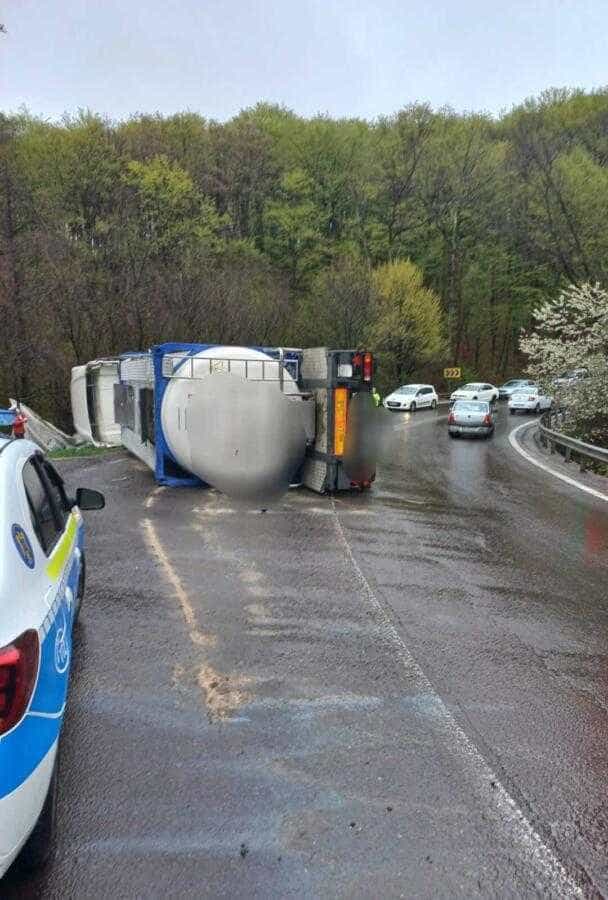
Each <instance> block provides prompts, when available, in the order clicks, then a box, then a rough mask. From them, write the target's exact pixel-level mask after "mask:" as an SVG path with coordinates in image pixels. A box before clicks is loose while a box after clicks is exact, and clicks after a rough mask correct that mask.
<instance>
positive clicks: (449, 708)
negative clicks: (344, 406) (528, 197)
mask: <svg viewBox="0 0 608 900" xmlns="http://www.w3.org/2000/svg"><path fill="white" fill-rule="evenodd" d="M504 412H505V411H504V410H501V411H500V413H499V424H498V427H497V432H496V435H495V437H494V438H493V439H492V440H491V441H465V440H461V441H450V440H449V439H448V436H447V431H446V422H445V419H446V416H445V413H442V412H441V411H440V412H439V413H433V412H418V413H416V414H415V416H409V415H402V414H399V415H391V416H390V417H389V418H388V419H387V421H388V423H389V424H388V427H389V429H390V435H389V438H388V440H387V444H386V447H385V449H384V459H383V462H382V465H381V467H380V471H379V478H378V482H377V485H376V487H375V489H374V491H373V492H371V493H369V494H366V495H361V496H352V497H350V496H346V497H339V498H336V499H335V500H334V501H332V500H330V499H328V498H321V497H317V496H315V495H313V494H309V493H307V492H304V491H302V492H294V493H291V494H290V495H289V496H288V497H287V498H286V499H285V500H284V502H283V503H282V504H280V505H279V506H278V507H277V508H275V509H273V510H271V511H269V512H268V513H267V514H265V515H262V514H259V513H252V512H248V511H246V510H242V509H238V508H237V507H235V506H234V505H233V504H231V503H230V502H229V501H227V500H226V499H225V498H223V497H221V496H220V495H218V494H215V493H214V492H211V491H206V492H205V491H194V490H176V491H165V490H158V489H154V485H153V483H152V479H151V475H150V473H148V472H147V471H145V470H144V469H143V467H141V466H140V465H139V464H138V463H137V462H135V461H134V460H132V459H128V458H127V457H123V456H118V457H115V458H113V459H110V460H105V461H103V462H93V461H79V462H75V461H73V462H70V463H65V464H64V469H65V472H66V477H68V478H69V480H71V481H72V482H74V483H76V481H78V482H79V483H81V484H84V483H86V484H89V485H90V486H93V487H101V488H102V489H105V490H106V493H107V496H108V508H107V510H106V511H105V513H104V514H103V515H102V516H99V517H93V516H91V517H90V519H89V526H90V530H89V535H90V549H89V556H88V567H89V572H90V583H89V593H88V597H87V606H86V608H85V609H84V610H83V616H82V625H81V626H80V636H79V645H78V648H77V657H76V665H75V671H74V681H73V685H72V696H71V701H70V710H69V716H68V722H67V727H66V730H65V737H64V742H63V751H62V753H63V773H62V795H61V805H60V817H59V818H60V837H59V841H58V847H57V854H56V858H55V860H54V862H53V864H52V865H51V866H50V867H49V868H48V870H47V871H46V872H45V873H43V874H42V875H41V876H40V877H39V878H38V879H35V880H32V881H30V882H14V883H13V884H12V885H11V884H9V885H7V888H6V891H5V893H4V894H3V896H15V897H17V896H19V897H21V898H26V897H50V898H60V897H61V898H69V897H75V898H77V897H105V896H106V895H107V894H108V893H111V894H112V895H113V896H114V897H116V898H119V897H125V898H127V897H163V896H166V895H170V896H172V897H201V896H209V897H220V896H221V897H287V896H297V897H327V896H337V897H372V896H386V897H413V896H416V897H456V896H461V897H475V896H479V897H489V896H497V897H505V896H514V897H515V896H516V897H523V896H526V897H527V896H531V897H532V896H539V895H540V896H551V897H558V896H564V897H570V896H586V897H595V896H602V895H604V894H608V862H607V854H606V849H607V845H608V813H607V812H606V775H607V769H608V765H607V763H608V749H607V744H608V687H607V681H608V665H607V664H608V653H607V651H606V623H607V619H608V591H607V590H606V583H607V579H606V576H607V567H608V503H606V502H603V501H602V500H600V499H596V498H594V497H592V496H590V495H588V494H584V493H582V492H579V491H577V490H576V489H574V488H572V487H569V486H568V485H566V484H564V483H562V482H560V481H558V480H557V479H555V478H553V477H552V476H551V475H548V474H545V473H544V472H542V471H540V470H539V469H537V468H535V467H534V466H532V465H530V464H529V463H528V462H527V461H526V460H524V459H522V458H521V457H520V456H519V455H518V454H517V453H516V452H515V451H514V450H513V448H512V447H511V446H510V444H509V441H508V433H509V431H510V430H511V429H512V428H513V427H514V425H515V424H519V420H514V419H510V418H508V417H507V416H505V415H504ZM3 887H4V885H3Z"/></svg>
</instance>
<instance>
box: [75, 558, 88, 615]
mask: <svg viewBox="0 0 608 900" xmlns="http://www.w3.org/2000/svg"><path fill="white" fill-rule="evenodd" d="M86 581H87V564H86V560H85V558H84V556H83V557H82V560H81V564H80V576H79V578H78V589H77V591H76V608H75V610H74V624H76V622H77V621H78V617H79V615H80V608H81V606H82V601H83V600H84V591H85V586H86Z"/></svg>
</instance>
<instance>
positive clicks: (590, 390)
mask: <svg viewBox="0 0 608 900" xmlns="http://www.w3.org/2000/svg"><path fill="white" fill-rule="evenodd" d="M533 319H534V326H533V329H532V330H531V331H530V332H528V333H524V334H523V336H522V338H521V341H520V347H521V349H522V350H523V352H524V353H525V354H526V355H527V357H528V373H529V374H530V376H531V377H533V378H535V379H536V380H538V381H539V382H540V383H541V384H543V386H544V387H545V389H547V390H548V392H549V393H552V394H553V396H555V398H556V403H557V405H559V406H561V407H563V408H564V409H565V411H566V419H565V423H564V430H565V431H566V432H568V433H569V434H573V435H574V436H576V437H579V438H581V439H582V440H586V441H590V442H591V443H596V444H603V445H604V446H608V291H606V290H605V289H604V288H602V287H600V285H599V284H597V283H596V284H590V283H585V284H581V285H570V286H569V287H567V288H565V289H564V290H562V291H561V292H560V294H559V296H558V298H557V299H556V300H554V301H552V302H547V303H543V304H542V306H540V307H539V308H538V309H536V310H535V311H534V314H533ZM573 369H586V370H587V372H588V377H586V378H583V379H581V380H578V381H576V382H574V383H572V384H569V385H568V384H565V385H559V386H555V385H554V384H553V379H554V378H555V377H556V376H559V375H562V374H564V373H565V372H568V371H572V370H573Z"/></svg>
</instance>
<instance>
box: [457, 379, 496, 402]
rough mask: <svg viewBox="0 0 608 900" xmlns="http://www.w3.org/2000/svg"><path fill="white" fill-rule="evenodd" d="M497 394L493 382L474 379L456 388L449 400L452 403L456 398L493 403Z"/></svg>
mask: <svg viewBox="0 0 608 900" xmlns="http://www.w3.org/2000/svg"><path fill="white" fill-rule="evenodd" d="M498 396H499V391H498V388H497V387H494V385H493V384H486V383H485V382H483V381H474V382H471V383H470V384H465V385H464V386H463V387H461V388H457V390H455V391H454V392H453V394H452V396H451V397H450V402H451V403H454V402H455V401H456V400H487V401H488V403H494V402H495V401H496V400H498Z"/></svg>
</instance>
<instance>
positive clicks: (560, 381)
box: [553, 369, 589, 387]
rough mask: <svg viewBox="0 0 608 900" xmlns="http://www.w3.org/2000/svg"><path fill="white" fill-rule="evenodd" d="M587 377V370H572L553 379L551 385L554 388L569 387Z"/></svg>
mask: <svg viewBox="0 0 608 900" xmlns="http://www.w3.org/2000/svg"><path fill="white" fill-rule="evenodd" d="M588 377H589V370H588V369H572V370H571V371H570V372H563V373H562V374H561V375H560V376H559V377H558V378H554V379H553V384H554V385H555V386H556V387H564V385H565V386H570V385H572V384H576V383H577V382H578V381H582V380H583V379H584V378H588Z"/></svg>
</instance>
